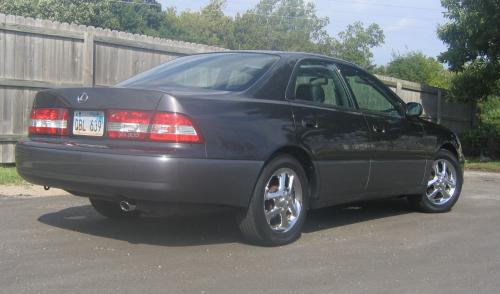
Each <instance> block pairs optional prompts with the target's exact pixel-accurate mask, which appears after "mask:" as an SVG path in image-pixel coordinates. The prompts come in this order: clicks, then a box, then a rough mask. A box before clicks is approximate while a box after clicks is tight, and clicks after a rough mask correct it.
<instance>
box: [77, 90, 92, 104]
mask: <svg viewBox="0 0 500 294" xmlns="http://www.w3.org/2000/svg"><path fill="white" fill-rule="evenodd" d="M87 100H89V95H87V93H85V92H83V93H82V95H80V96H78V97H77V98H76V101H77V102H78V103H85V102H87Z"/></svg>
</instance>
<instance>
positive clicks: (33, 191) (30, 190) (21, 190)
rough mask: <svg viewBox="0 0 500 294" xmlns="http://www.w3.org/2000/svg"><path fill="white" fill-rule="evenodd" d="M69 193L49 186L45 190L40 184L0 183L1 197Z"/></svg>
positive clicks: (45, 195)
mask: <svg viewBox="0 0 500 294" xmlns="http://www.w3.org/2000/svg"><path fill="white" fill-rule="evenodd" d="M63 195H69V194H68V192H66V191H63V190H60V189H54V188H51V189H50V190H48V191H46V190H45V189H44V188H43V187H42V186H34V185H0V196H1V197H17V198H20V197H49V196H63Z"/></svg>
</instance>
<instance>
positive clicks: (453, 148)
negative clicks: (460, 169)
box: [437, 142, 460, 160]
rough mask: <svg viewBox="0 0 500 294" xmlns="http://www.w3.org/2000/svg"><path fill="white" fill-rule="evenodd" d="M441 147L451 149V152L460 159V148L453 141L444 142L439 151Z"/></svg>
mask: <svg viewBox="0 0 500 294" xmlns="http://www.w3.org/2000/svg"><path fill="white" fill-rule="evenodd" d="M441 149H444V150H448V151H450V152H451V153H453V155H455V156H456V158H457V160H460V156H459V155H458V150H457V148H456V147H455V146H454V145H453V144H452V143H450V142H446V143H444V144H442V145H441V146H440V147H439V149H438V150H437V151H438V152H439V150H441Z"/></svg>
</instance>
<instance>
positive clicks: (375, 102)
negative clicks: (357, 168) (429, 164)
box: [338, 65, 427, 195]
mask: <svg viewBox="0 0 500 294" xmlns="http://www.w3.org/2000/svg"><path fill="white" fill-rule="evenodd" d="M338 67H339V68H340V72H341V74H342V76H343V77H344V79H345V81H346V83H347V84H348V86H349V88H350V90H351V92H352V94H353V96H354V97H355V99H356V102H357V104H358V107H359V109H360V110H361V111H362V112H363V113H364V115H365V117H366V120H367V123H368V128H369V129H370V133H371V139H370V145H371V146H370V149H371V152H370V153H371V155H370V158H371V168H370V179H369V183H368V190H369V191H371V192H384V195H389V194H400V193H413V192H418V191H421V187H422V184H423V180H424V173H425V167H426V159H427V158H426V155H425V153H424V148H423V146H422V143H423V142H422V137H423V127H422V125H421V124H420V123H419V122H418V120H417V119H411V118H407V117H406V115H405V104H404V102H402V101H401V100H400V99H399V98H398V97H397V96H396V95H395V94H394V93H393V92H392V91H391V90H390V89H388V88H387V87H386V86H384V85H383V84H382V83H381V82H380V81H378V80H377V79H376V78H374V77H373V76H371V75H369V74H367V73H365V72H364V71H361V70H359V69H357V68H354V67H351V66H348V65H338Z"/></svg>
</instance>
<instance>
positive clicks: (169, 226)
mask: <svg viewBox="0 0 500 294" xmlns="http://www.w3.org/2000/svg"><path fill="white" fill-rule="evenodd" d="M465 181H466V182H465V185H464V189H463V193H462V196H461V199H460V200H459V202H458V203H457V205H456V206H455V208H454V209H453V211H451V212H450V213H445V214H423V213H417V212H413V211H411V210H409V209H408V207H407V205H406V201H405V200H404V199H392V200H383V201H374V202H367V203H362V204H357V205H353V206H344V207H334V208H327V209H322V210H318V211H314V212H311V213H310V214H309V216H308V221H307V223H306V225H305V228H304V232H303V234H302V238H301V239H300V240H298V241H297V242H295V243H293V244H290V245H287V246H283V247H276V248H264V247H257V246H253V245H249V244H246V243H245V242H244V240H243V239H242V238H241V236H240V234H239V232H238V229H237V226H236V224H235V222H234V220H233V218H232V215H231V213H229V212H226V211H216V212H211V213H208V212H207V213H201V212H198V213H193V212H182V213H177V214H175V215H172V216H169V217H165V218H148V217H143V218H139V219H137V220H126V221H113V220H107V219H105V218H103V217H101V216H99V215H98V214H97V213H96V212H95V211H94V210H93V209H92V207H91V206H89V203H88V200H87V199H85V198H78V197H73V196H67V195H60V196H40V197H33V196H20V197H15V196H0V293H9V294H10V293H51V294H52V293H370V294H374V293H500V174H494V173H483V172H467V173H466V177H465ZM0 194H2V191H1V188H0ZM35 196H37V195H35Z"/></svg>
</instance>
